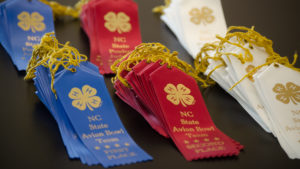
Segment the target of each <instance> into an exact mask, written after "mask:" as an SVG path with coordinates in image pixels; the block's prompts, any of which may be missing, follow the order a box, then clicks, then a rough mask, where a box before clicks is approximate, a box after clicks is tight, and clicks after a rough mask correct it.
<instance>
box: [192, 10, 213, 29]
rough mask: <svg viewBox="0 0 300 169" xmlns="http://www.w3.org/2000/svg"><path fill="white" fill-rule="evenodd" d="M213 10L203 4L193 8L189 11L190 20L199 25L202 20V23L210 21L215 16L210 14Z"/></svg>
mask: <svg viewBox="0 0 300 169" xmlns="http://www.w3.org/2000/svg"><path fill="white" fill-rule="evenodd" d="M212 13H213V10H211V9H210V8H208V7H206V6H204V7H202V8H201V10H200V9H198V8H193V9H191V11H190V12H189V14H190V16H191V22H193V23H194V24H196V25H199V24H201V23H202V22H203V24H204V25H206V24H207V23H212V22H213V21H214V20H215V17H214V16H213V15H212Z"/></svg>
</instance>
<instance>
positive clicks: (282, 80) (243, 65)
mask: <svg viewBox="0 0 300 169" xmlns="http://www.w3.org/2000/svg"><path fill="white" fill-rule="evenodd" d="M261 37H262V36H261ZM262 38H264V39H265V40H266V44H271V43H269V42H271V41H269V40H267V39H266V38H265V37H262ZM224 39H226V37H225V38H224ZM227 40H228V38H227ZM259 40H261V39H259ZM253 41H255V40H253ZM253 41H252V42H253ZM241 42H242V43H241ZM252 42H251V43H248V42H247V41H241V40H239V41H238V40H237V37H234V36H233V37H231V38H229V41H228V42H225V43H223V44H222V47H221V48H219V49H218V54H219V55H218V56H217V55H215V54H216V53H217V50H208V51H206V52H204V51H203V50H204V48H203V49H202V51H201V53H200V54H199V55H202V56H201V57H200V58H198V59H200V62H201V61H204V58H205V57H206V58H207V56H209V57H210V58H209V59H207V61H208V62H209V65H208V67H207V69H206V71H205V72H204V74H205V75H208V74H210V75H211V76H210V77H211V78H212V79H213V80H215V81H216V82H217V83H218V84H219V85H220V86H221V87H222V88H224V90H225V91H227V92H228V93H229V94H231V95H232V96H233V97H234V98H235V99H236V100H237V101H238V102H239V103H240V104H241V106H242V107H243V108H244V109H245V110H246V111H247V112H248V113H249V115H251V116H252V117H253V119H255V120H256V121H257V122H258V123H259V124H260V125H261V127H262V128H263V129H264V130H265V131H267V132H272V133H273V134H274V136H275V137H277V138H278V140H279V143H280V145H281V146H282V148H283V149H284V150H285V151H286V153H287V154H288V156H289V157H290V158H292V159H295V158H300V86H299V85H300V72H299V71H300V69H298V71H297V68H292V65H291V64H289V63H287V65H288V66H289V67H286V66H284V65H281V64H279V63H272V64H268V65H266V66H260V65H264V64H265V63H266V61H267V58H269V57H270V49H272V47H271V46H272V44H271V45H269V46H268V48H266V47H259V46H256V45H255V43H252ZM236 44H238V45H236ZM214 45H216V46H218V45H220V44H219V43H218V42H217V43H214ZM267 50H268V51H267ZM246 51H248V52H249V53H250V55H252V59H249V58H250V55H249V53H247V52H246ZM272 52H273V49H272ZM213 57H214V58H213ZM278 57H280V56H279V55H278ZM216 58H218V59H216ZM280 58H283V57H280ZM245 60H246V61H245ZM244 61H245V62H244ZM218 65H223V66H218ZM217 66H218V68H217V69H215V68H216V67H217ZM258 66H260V67H261V68H260V69H257V68H256V67H258ZM249 73H250V74H249ZM245 75H248V76H246V77H247V78H244V77H245ZM243 78H244V79H243ZM241 79H243V80H241ZM240 80H241V81H240ZM239 81H240V82H239ZM237 82H239V83H238V84H237V85H236V86H235V87H234V88H233V89H232V90H228V89H229V88H231V87H232V86H233V85H235V84H236V83H237Z"/></svg>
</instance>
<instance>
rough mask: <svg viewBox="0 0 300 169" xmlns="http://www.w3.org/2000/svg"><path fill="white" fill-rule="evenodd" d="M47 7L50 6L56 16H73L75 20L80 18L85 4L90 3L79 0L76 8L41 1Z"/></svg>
mask: <svg viewBox="0 0 300 169" xmlns="http://www.w3.org/2000/svg"><path fill="white" fill-rule="evenodd" d="M40 1H41V2H43V3H44V4H46V5H49V6H50V7H51V8H52V10H53V13H54V16H55V17H57V16H71V17H73V18H78V16H79V14H80V12H81V8H82V6H83V5H84V4H86V3H88V2H89V0H79V1H78V2H77V3H76V4H75V5H74V7H71V6H65V5H62V4H60V3H58V2H55V1H48V0H40Z"/></svg>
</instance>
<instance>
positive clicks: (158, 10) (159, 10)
mask: <svg viewBox="0 0 300 169" xmlns="http://www.w3.org/2000/svg"><path fill="white" fill-rule="evenodd" d="M170 4H171V0H165V5H160V6H157V7H154V8H153V9H152V12H153V13H160V14H164V10H165V9H166V8H168V7H169V6H170Z"/></svg>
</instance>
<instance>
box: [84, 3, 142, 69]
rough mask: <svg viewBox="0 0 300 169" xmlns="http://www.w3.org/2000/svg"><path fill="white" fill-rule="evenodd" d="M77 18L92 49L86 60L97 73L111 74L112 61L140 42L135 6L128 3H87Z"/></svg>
mask: <svg viewBox="0 0 300 169" xmlns="http://www.w3.org/2000/svg"><path fill="white" fill-rule="evenodd" d="M80 18H81V23H82V27H83V28H84V30H85V32H86V33H87V35H88V36H89V38H90V43H91V46H92V47H93V48H91V52H90V53H91V55H90V60H91V62H92V63H94V64H95V65H97V66H99V71H100V73H101V74H109V73H112V71H111V70H110V66H111V65H112V64H113V62H114V61H115V60H117V59H119V58H121V57H122V56H124V55H125V54H126V53H128V52H129V51H131V50H133V49H134V47H135V46H136V45H138V44H140V43H141V33H140V28H139V20H138V7H137V4H136V3H135V2H133V1H132V0H101V1H90V2H89V3H87V4H85V5H84V6H83V8H82V12H81V17H80ZM96 20H97V22H96ZM91 39H92V40H91Z"/></svg>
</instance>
